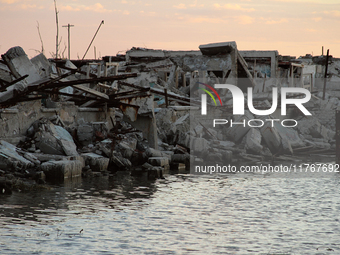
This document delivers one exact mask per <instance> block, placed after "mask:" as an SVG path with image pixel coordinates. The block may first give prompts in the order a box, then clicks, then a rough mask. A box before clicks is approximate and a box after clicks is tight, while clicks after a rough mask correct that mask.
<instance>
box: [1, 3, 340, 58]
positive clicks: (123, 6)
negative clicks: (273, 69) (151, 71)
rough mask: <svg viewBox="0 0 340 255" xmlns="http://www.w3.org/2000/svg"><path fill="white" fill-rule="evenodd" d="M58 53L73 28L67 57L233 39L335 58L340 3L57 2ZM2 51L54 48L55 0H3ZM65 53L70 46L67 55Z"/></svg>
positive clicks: (250, 46)
mask: <svg viewBox="0 0 340 255" xmlns="http://www.w3.org/2000/svg"><path fill="white" fill-rule="evenodd" d="M56 3H57V8H58V11H59V14H58V16H59V35H60V36H61V37H62V42H61V51H64V50H65V47H67V28H65V27H62V26H63V25H67V24H68V23H69V24H72V25H74V27H72V28H71V59H77V58H78V57H79V58H82V56H83V55H84V53H85V51H86V49H87V47H88V45H89V44H90V41H91V39H92V37H93V36H94V34H95V32H96V30H97V28H98V26H99V24H100V22H101V21H102V20H104V22H105V24H104V25H102V27H101V29H100V30H99V32H98V35H97V37H96V39H95V41H94V43H93V44H92V47H91V49H90V50H89V52H88V54H87V56H86V58H94V46H95V47H96V50H97V58H99V57H101V56H106V55H116V54H117V53H124V52H125V51H126V50H128V49H130V48H131V47H145V48H152V49H164V50H198V46H199V45H200V44H206V43H213V42H225V41H236V43H237V46H238V49H239V50H278V51H279V54H281V55H292V56H297V57H298V56H301V55H305V54H307V53H308V54H313V55H320V54H321V47H322V46H324V48H325V53H326V50H327V49H330V54H331V55H333V56H334V57H340V47H339V45H340V1H339V0H238V1H236V0H230V1H223V0H213V1H208V0H190V1H185V0H172V1H155V0H144V1H139V0H135V1H131V0H98V1H89V0H81V1H80V0H68V1H66V0H56ZM0 17H1V18H0V31H1V37H0V53H1V54H3V53H5V52H6V51H7V50H8V49H9V48H11V47H13V46H21V47H23V48H24V50H25V51H26V54H27V55H28V56H29V57H33V56H35V55H37V54H38V53H37V51H40V50H41V42H40V39H39V35H38V29H37V22H39V27H40V33H41V36H42V40H43V46H44V49H45V55H46V57H48V58H50V57H52V54H53V52H55V40H56V17H55V11H54V1H53V0H25V1H22V0H0ZM64 57H67V50H65V52H64Z"/></svg>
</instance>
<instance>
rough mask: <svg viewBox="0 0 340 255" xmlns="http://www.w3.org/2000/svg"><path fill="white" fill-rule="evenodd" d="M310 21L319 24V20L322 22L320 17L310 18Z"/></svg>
mask: <svg viewBox="0 0 340 255" xmlns="http://www.w3.org/2000/svg"><path fill="white" fill-rule="evenodd" d="M312 20H314V21H315V22H319V21H320V20H322V17H316V18H312Z"/></svg>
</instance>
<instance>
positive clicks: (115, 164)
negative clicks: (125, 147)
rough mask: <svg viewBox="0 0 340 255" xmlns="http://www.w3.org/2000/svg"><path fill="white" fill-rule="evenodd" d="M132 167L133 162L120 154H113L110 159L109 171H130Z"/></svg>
mask: <svg viewBox="0 0 340 255" xmlns="http://www.w3.org/2000/svg"><path fill="white" fill-rule="evenodd" d="M131 167H132V164H131V161H130V160H128V159H126V158H124V157H123V156H122V155H121V154H120V153H119V152H116V151H114V152H112V155H111V157H110V161H109V166H108V170H111V171H119V170H129V169H130V168H131Z"/></svg>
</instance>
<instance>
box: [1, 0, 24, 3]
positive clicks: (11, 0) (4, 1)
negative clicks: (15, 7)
mask: <svg viewBox="0 0 340 255" xmlns="http://www.w3.org/2000/svg"><path fill="white" fill-rule="evenodd" d="M19 1H20V0H0V2H1V3H5V4H14V3H16V2H19Z"/></svg>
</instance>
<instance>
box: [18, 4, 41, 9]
mask: <svg viewBox="0 0 340 255" xmlns="http://www.w3.org/2000/svg"><path fill="white" fill-rule="evenodd" d="M19 7H20V8H21V9H24V10H27V9H43V8H44V6H37V5H36V4H20V5H19Z"/></svg>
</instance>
